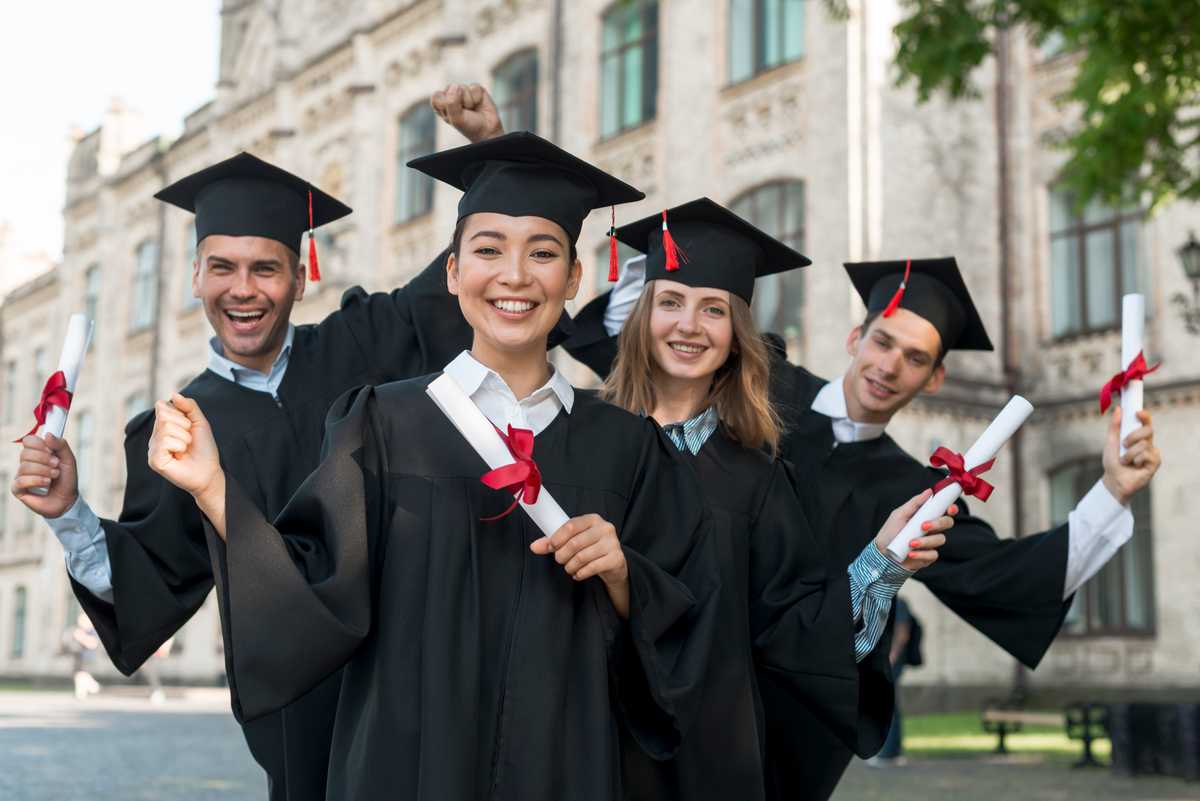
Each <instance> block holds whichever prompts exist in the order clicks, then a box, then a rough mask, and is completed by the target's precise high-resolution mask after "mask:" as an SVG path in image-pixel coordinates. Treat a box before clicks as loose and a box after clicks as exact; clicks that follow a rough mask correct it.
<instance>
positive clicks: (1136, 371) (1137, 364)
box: [1100, 351, 1162, 414]
mask: <svg viewBox="0 0 1200 801" xmlns="http://www.w3.org/2000/svg"><path fill="white" fill-rule="evenodd" d="M1160 367H1162V363H1161V362H1160V363H1158V364H1156V365H1154V366H1153V367H1147V366H1146V357H1145V356H1144V355H1143V354H1142V352H1141V351H1138V355H1137V356H1134V357H1133V361H1131V362H1130V363H1129V366H1128V367H1126V368H1125V369H1124V370H1122V371H1121V372H1119V373H1117V374H1116V375H1114V376H1113V377H1112V378H1110V379H1108V383H1107V384H1105V385H1104V386H1102V387H1100V414H1104V413H1105V412H1107V411H1108V407H1109V406H1112V396H1113V393H1114V392H1117V393H1119V392H1120V391H1121V390H1123V389H1125V385H1126V384H1128V383H1129V382H1130V381H1141V380H1142V379H1143V378H1145V377H1146V376H1147V375H1149V374H1150V373H1153V372H1154V371H1155V370H1157V369H1158V368H1160Z"/></svg>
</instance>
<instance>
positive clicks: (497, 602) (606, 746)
mask: <svg viewBox="0 0 1200 801" xmlns="http://www.w3.org/2000/svg"><path fill="white" fill-rule="evenodd" d="M413 164H414V166H416V167H417V168H418V169H421V170H423V171H425V172H427V173H429V174H431V175H433V176H434V177H435V178H438V179H440V180H444V181H446V182H448V183H451V184H453V185H455V186H457V187H460V188H464V189H465V190H466V191H465V193H464V195H463V198H462V200H461V202H460V204H459V215H460V218H459V224H458V228H457V229H456V233H455V237H454V246H453V253H452V256H451V258H450V259H449V260H448V274H447V280H448V285H449V287H450V289H451V291H452V292H454V293H455V294H456V295H457V297H458V300H459V303H460V305H461V308H462V311H463V313H464V315H465V316H466V318H467V320H468V321H469V322H470V324H471V326H472V328H473V330H474V339H473V342H472V349H471V351H469V352H464V353H463V354H460V356H459V357H458V358H456V359H454V360H453V361H452V362H451V363H450V364H449V365H447V366H446V370H445V372H444V373H443V377H445V378H447V379H448V380H449V382H450V383H451V384H452V385H454V386H456V387H457V388H458V389H459V390H460V391H461V392H462V393H463V394H464V395H465V396H466V397H467V398H468V399H469V400H467V401H466V402H467V403H468V404H469V405H473V406H474V408H475V409H477V410H478V412H479V413H482V414H483V415H485V416H486V418H487V419H488V420H490V421H491V423H492V424H493V425H494V426H495V427H496V430H497V432H499V435H500V436H502V437H505V438H506V441H507V443H508V445H509V449H510V450H511V452H512V453H513V455H514V458H515V459H516V462H515V463H514V465H515V466H514V467H513V468H512V469H513V470H517V471H518V472H520V473H521V474H520V476H519V477H518V478H516V479H515V480H514V482H513V483H511V484H510V485H509V486H508V487H507V488H506V489H504V490H502V491H497V490H495V489H491V488H489V486H485V485H484V483H482V482H481V477H483V476H484V475H485V474H486V475H488V476H489V478H496V477H497V474H496V473H494V472H492V471H489V470H488V466H487V465H486V464H485V463H484V462H483V460H482V459H481V458H480V457H479V456H478V455H477V454H476V452H475V451H474V450H473V448H472V446H471V445H470V444H469V443H468V442H466V441H465V440H464V439H463V437H462V435H461V434H459V433H458V431H457V430H456V428H455V427H454V425H453V424H452V423H451V422H450V421H449V420H448V419H447V417H446V416H445V415H444V414H443V413H442V411H441V410H440V408H439V407H438V406H437V405H435V404H434V402H433V400H432V399H431V398H430V397H429V396H428V395H427V393H426V387H427V386H428V385H429V383H430V381H431V380H432V379H433V378H434V377H433V376H430V377H426V378H420V379H413V380H409V381H403V382H396V383H391V384H385V385H382V386H379V387H376V388H371V387H368V388H364V389H362V390H360V391H356V392H352V393H349V394H347V395H346V396H343V398H342V399H340V400H339V401H338V403H337V404H336V405H335V406H334V408H333V409H332V410H331V411H330V415H329V422H328V427H327V434H326V439H325V444H324V452H323V456H322V461H321V464H320V466H319V467H318V468H317V470H316V471H315V472H314V473H313V474H312V475H311V476H309V478H308V479H307V480H306V481H305V482H304V484H303V485H302V486H301V488H300V490H299V491H298V492H297V493H296V495H295V496H294V497H293V498H292V500H291V501H289V503H288V505H287V507H286V508H285V509H284V511H283V512H282V513H281V514H280V515H279V516H278V517H277V518H276V519H275V522H274V524H272V523H271V522H270V521H269V520H268V519H267V518H266V517H265V516H264V515H263V514H262V512H261V511H260V510H259V509H257V508H256V507H255V506H254V505H253V504H252V503H249V502H248V500H247V497H246V491H245V489H244V488H243V487H242V486H241V481H240V479H239V478H238V477H237V476H236V475H234V474H232V473H229V472H226V471H224V470H223V469H222V468H221V465H220V461H219V454H218V448H219V445H218V444H217V443H216V442H215V441H214V440H213V438H212V437H211V436H209V434H208V431H207V428H208V423H207V421H206V420H205V417H204V415H203V412H202V411H201V409H200V407H199V406H198V405H197V404H196V403H195V402H193V401H191V400H189V399H187V398H184V397H182V396H176V397H175V398H174V399H173V404H174V405H173V407H172V408H164V407H159V409H158V419H157V421H156V424H155V435H154V437H153V438H152V442H151V452H150V460H149V461H150V464H151V465H152V467H153V468H154V469H156V470H158V471H160V472H162V473H163V474H164V475H165V476H167V477H168V478H169V479H170V480H171V481H173V482H176V483H177V484H178V485H180V486H183V487H186V488H187V490H188V491H189V492H190V493H192V494H193V496H194V497H195V498H196V501H197V504H198V505H199V506H200V508H201V509H202V510H203V511H204V513H205V515H206V517H207V520H208V521H210V523H211V532H212V540H213V551H214V557H215V558H216V559H217V560H218V562H219V564H220V571H219V572H220V580H219V581H218V591H219V592H220V593H221V594H222V596H223V597H224V600H225V604H226V606H227V607H228V609H229V615H230V627H231V632H232V636H231V642H230V647H231V651H232V654H231V663H232V668H233V672H234V674H235V676H236V678H237V682H238V685H239V692H240V698H241V702H242V706H243V709H244V711H245V713H246V715H247V717H248V718H254V717H255V716H257V715H261V714H267V713H269V712H270V711H271V710H272V709H274V708H277V707H279V706H281V705H284V704H287V703H289V702H290V701H291V700H292V699H294V698H295V697H297V696H299V695H301V694H303V693H304V692H306V691H307V690H308V688H309V687H311V686H312V685H313V684H314V683H316V682H318V681H320V680H321V678H322V677H323V676H325V675H328V674H329V673H331V672H333V671H336V670H338V669H339V668H342V667H343V665H344V666H345V668H344V674H343V675H344V678H343V686H342V692H341V696H340V700H339V704H338V710H337V724H336V727H335V733H334V742H333V749H332V754H331V758H330V772H329V783H328V788H327V797H328V798H330V799H346V798H353V799H359V800H360V801H365V800H367V799H430V800H431V801H432V799H437V801H466V799H482V798H494V799H514V800H515V799H521V801H540V800H542V799H545V800H546V801H549V799H560V798H572V799H580V800H581V801H590V799H596V800H597V801H600V800H601V799H603V800H604V801H609V800H611V799H617V798H619V797H620V751H619V746H618V743H619V738H618V728H619V727H624V728H625V730H627V731H628V732H629V733H630V735H631V736H632V737H634V738H635V739H636V741H637V742H638V744H639V745H640V747H642V748H643V749H644V750H645V751H646V752H647V753H649V754H651V755H653V756H656V757H660V758H662V757H667V756H670V755H671V754H672V753H674V751H675V750H676V749H677V748H678V745H679V742H680V740H681V738H682V737H683V736H684V735H685V734H686V732H687V729H688V726H689V724H690V721H691V720H692V718H693V717H694V715H695V711H696V708H697V705H698V704H699V703H701V702H702V700H703V699H702V698H701V697H700V695H699V693H700V691H701V686H702V679H703V675H704V670H705V667H706V665H707V662H708V653H709V649H710V646H711V637H712V626H713V617H714V615H715V612H716V605H717V602H718V598H719V581H718V575H717V572H718V571H717V569H716V566H715V557H714V554H713V552H712V545H711V540H710V538H709V537H708V533H707V528H708V523H707V519H706V517H705V515H704V507H703V503H702V502H701V497H700V490H699V488H698V487H697V485H696V483H695V479H694V477H693V475H692V473H691V471H690V470H688V468H687V466H686V465H685V464H684V463H682V462H681V461H680V459H679V456H678V453H677V451H676V449H675V448H674V446H673V445H672V444H671V443H670V441H669V440H667V439H666V438H665V437H664V436H663V434H662V432H661V431H660V430H659V429H658V428H657V426H656V425H655V424H654V423H653V422H652V421H649V420H645V419H643V418H639V417H637V416H635V415H631V414H629V413H627V412H625V411H623V410H620V409H617V408H616V407H613V406H611V405H608V404H606V403H603V402H602V401H600V400H598V399H596V398H595V397H593V396H589V395H585V394H582V393H576V392H575V391H574V390H573V389H572V388H571V387H570V385H569V384H568V383H567V382H566V381H565V379H563V378H562V377H561V375H559V374H557V373H555V372H554V371H553V369H552V368H551V367H550V365H549V364H548V362H547V360H546V344H547V343H546V338H547V334H548V333H549V332H550V330H551V329H552V328H553V326H554V323H555V322H556V321H557V320H558V318H559V316H560V314H561V312H562V308H563V304H564V302H565V300H566V299H567V298H569V297H572V296H573V295H574V294H575V291H576V290H577V288H578V284H579V279H580V272H581V267H580V265H579V262H578V259H577V258H574V256H575V250H574V243H575V241H576V239H577V238H578V235H579V231H580V227H581V225H582V221H583V218H584V217H585V216H586V215H587V213H588V211H589V210H591V209H593V208H597V207H601V206H608V205H610V204H614V203H618V202H625V201H629V200H634V199H638V198H640V197H641V196H642V195H641V193H640V192H637V191H636V190H634V189H633V188H631V187H629V186H627V185H625V184H623V183H621V182H620V181H618V180H617V179H615V178H612V177H610V176H608V175H606V174H604V173H603V172H601V171H599V170H597V169H595V168H594V167H592V166H591V165H588V164H587V163H585V162H582V161H580V160H578V159H576V158H574V157H573V156H571V155H570V154H568V153H566V152H564V151H562V150H560V149H559V148H557V147H555V146H554V145H552V144H550V143H548V142H546V141H544V140H542V139H539V138H538V137H536V136H534V135H532V134H526V133H519V134H510V135H508V136H504V137H500V138H498V139H493V140H489V141H487V142H483V143H481V144H476V145H468V146H466V147H462V148H457V149H454V150H450V151H447V152H445V153H440V154H437V155H435V156H431V157H427V158H425V159H418V160H417V161H416V162H414V163H413ZM518 399H519V400H518ZM521 471H523V472H521ZM514 491H518V492H519V493H520V494H521V497H524V498H525V499H526V500H529V501H532V500H533V497H530V496H536V495H538V494H539V493H542V492H549V493H551V494H552V495H553V497H554V498H555V499H556V500H557V502H558V503H559V504H561V506H562V507H563V509H564V510H565V511H566V512H567V513H568V515H573V517H571V519H570V520H569V521H568V522H567V523H566V524H564V525H562V526H561V527H560V528H559V529H558V530H557V531H556V532H554V533H553V537H552V538H549V539H548V538H547V537H546V536H544V534H543V532H541V531H539V530H538V529H537V528H536V527H535V525H534V524H533V522H532V521H531V519H530V518H529V517H528V516H527V515H526V514H525V512H524V511H523V510H522V509H513V505H514V504H513V492H514Z"/></svg>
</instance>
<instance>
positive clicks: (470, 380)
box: [445, 350, 575, 414]
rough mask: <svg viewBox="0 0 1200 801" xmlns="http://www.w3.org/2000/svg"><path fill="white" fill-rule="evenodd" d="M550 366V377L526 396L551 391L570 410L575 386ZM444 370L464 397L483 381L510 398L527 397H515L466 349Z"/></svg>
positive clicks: (497, 375)
mask: <svg viewBox="0 0 1200 801" xmlns="http://www.w3.org/2000/svg"><path fill="white" fill-rule="evenodd" d="M549 367H550V380H549V381H547V382H546V383H545V384H543V385H542V386H540V387H539V388H537V389H536V390H534V391H533V392H532V393H530V395H529V398H536V397H538V396H539V395H541V394H543V393H546V392H553V393H554V394H555V395H556V396H557V397H558V401H559V403H561V404H562V407H563V408H564V409H565V410H566V411H567V414H570V413H571V407H572V406H574V404H575V388H574V387H572V386H571V382H570V381H568V380H567V379H566V378H564V377H563V374H562V373H561V372H559V371H558V370H555V369H554V365H552V364H551V365H549ZM445 372H446V373H447V374H449V376H450V377H451V378H453V379H454V382H455V383H456V384H458V385H459V387H461V388H462V391H463V392H465V393H467V396H468V397H471V396H474V395H475V393H476V392H478V391H479V390H480V388H482V387H483V386H484V385H485V384H486V385H487V386H488V387H490V388H492V389H495V390H499V391H501V392H504V393H505V394H507V395H510V396H512V397H513V399H514V400H521V401H523V400H528V399H529V398H517V397H516V394H515V393H514V392H513V391H512V389H511V388H510V387H509V386H508V384H507V383H505V381H504V379H503V378H501V377H500V374H499V373H497V372H496V371H495V370H492V369H491V368H490V367H488V366H486V365H484V364H482V363H481V362H480V361H479V360H478V359H476V358H475V357H474V356H472V355H471V352H470V351H469V350H464V351H463V352H462V353H460V354H458V355H457V356H455V357H454V360H453V361H452V362H450V363H449V364H447V365H446V369H445Z"/></svg>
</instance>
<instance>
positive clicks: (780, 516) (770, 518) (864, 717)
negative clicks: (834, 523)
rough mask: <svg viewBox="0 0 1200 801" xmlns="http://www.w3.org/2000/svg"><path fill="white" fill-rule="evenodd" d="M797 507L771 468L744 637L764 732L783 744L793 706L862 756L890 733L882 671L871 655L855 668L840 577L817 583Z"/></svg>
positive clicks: (886, 677) (887, 686) (791, 488)
mask: <svg viewBox="0 0 1200 801" xmlns="http://www.w3.org/2000/svg"><path fill="white" fill-rule="evenodd" d="M800 497H801V496H800V493H799V492H798V490H797V488H796V485H795V479H794V477H793V475H792V472H791V470H790V469H789V468H788V466H787V465H786V463H784V462H782V461H778V462H777V463H776V466H775V470H774V473H773V476H772V478H771V484H770V487H769V488H768V490H767V491H766V493H765V498H764V501H763V504H762V507H761V509H760V511H759V513H758V515H757V517H756V519H755V521H754V523H753V527H752V529H751V533H750V537H751V539H750V576H749V579H750V581H749V597H748V605H749V614H750V631H751V636H752V637H753V644H754V661H755V667H756V670H757V672H758V675H759V677H760V684H761V685H763V686H765V687H766V688H767V689H766V690H765V691H764V706H765V712H766V715H767V718H768V729H773V730H775V731H782V732H784V734H783V735H779V736H783V737H784V738H785V741H786V739H790V734H787V733H786V732H787V730H788V728H789V721H793V720H795V716H794V714H792V713H793V712H794V710H795V709H796V707H797V706H800V707H803V708H805V709H806V710H808V712H810V713H811V714H813V715H815V716H816V717H817V718H819V719H820V720H821V721H822V722H824V723H825V724H826V726H828V728H829V729H830V730H831V731H832V732H834V733H836V734H837V736H838V738H839V739H841V740H842V741H843V742H844V743H846V745H847V746H849V747H850V748H851V749H853V750H854V751H856V752H858V753H860V754H863V755H870V754H873V753H875V751H877V750H878V749H879V747H880V746H881V745H882V744H883V740H884V738H885V737H886V736H887V730H888V726H889V725H890V723H891V717H892V704H893V690H892V681H891V670H890V668H889V667H888V666H887V665H886V659H884V660H883V661H882V662H881V661H880V660H879V659H878V658H877V657H876V656H875V654H876V653H877V652H878V651H879V649H878V648H876V649H874V651H872V654H871V655H869V656H868V657H867V658H866V659H864V660H863V661H862V662H856V661H855V652H854V620H853V615H852V612H851V604H850V586H849V576H848V575H847V574H846V572H845V571H841V572H840V573H838V574H835V575H827V574H826V565H827V562H828V560H827V557H826V555H825V552H824V547H823V545H822V544H821V540H820V539H819V538H818V537H816V536H814V534H813V531H812V529H811V527H810V525H809V522H808V518H807V516H806V514H805V512H804V508H803V505H802V504H801V501H800ZM883 653H884V654H885V655H886V649H885V650H884V651H883ZM768 739H771V738H770V737H769V738H768ZM800 756H801V754H797V757H798V758H799V757H800Z"/></svg>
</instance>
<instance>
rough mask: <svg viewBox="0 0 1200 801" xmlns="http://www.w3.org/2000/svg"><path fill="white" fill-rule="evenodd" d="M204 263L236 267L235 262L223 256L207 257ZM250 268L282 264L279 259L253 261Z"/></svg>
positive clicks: (279, 265)
mask: <svg viewBox="0 0 1200 801" xmlns="http://www.w3.org/2000/svg"><path fill="white" fill-rule="evenodd" d="M205 261H206V262H207V263H209V264H220V265H225V266H228V267H236V266H237V262H235V261H233V260H232V259H227V258H225V257H224V256H209V257H208V258H207V259H205ZM250 266H251V267H282V266H283V262H282V261H280V260H279V259H255V260H254V261H253V262H251V263H250Z"/></svg>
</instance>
